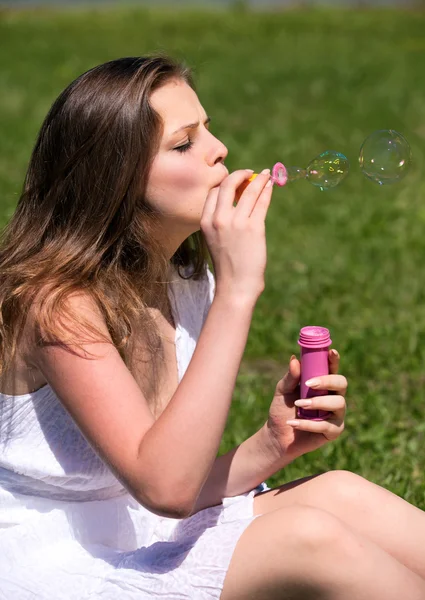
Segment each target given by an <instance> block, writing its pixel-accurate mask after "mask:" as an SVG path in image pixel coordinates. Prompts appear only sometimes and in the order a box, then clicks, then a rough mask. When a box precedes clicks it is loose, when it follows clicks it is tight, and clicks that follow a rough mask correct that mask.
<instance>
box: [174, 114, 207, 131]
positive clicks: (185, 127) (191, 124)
mask: <svg viewBox="0 0 425 600" xmlns="http://www.w3.org/2000/svg"><path fill="white" fill-rule="evenodd" d="M209 123H211V117H207V118H206V119H205V121H204V125H208V124H209ZM197 127H199V121H196V123H189V124H188V125H183V126H182V127H179V128H178V129H176V130H175V131H173V133H172V134H171V135H175V134H176V133H179V132H180V131H183V130H184V129H196V128H197Z"/></svg>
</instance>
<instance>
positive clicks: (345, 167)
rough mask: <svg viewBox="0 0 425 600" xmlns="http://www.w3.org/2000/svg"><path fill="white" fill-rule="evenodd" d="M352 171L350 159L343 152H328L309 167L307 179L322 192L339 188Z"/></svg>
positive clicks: (313, 161) (318, 157)
mask: <svg viewBox="0 0 425 600" xmlns="http://www.w3.org/2000/svg"><path fill="white" fill-rule="evenodd" d="M349 170H350V163H349V161H348V158H347V157H346V156H344V154H342V153H341V152H336V151H335V150H326V151H325V152H322V153H321V154H319V156H316V158H313V160H312V161H311V162H310V163H309V164H308V166H307V176H306V179H307V180H308V181H309V182H310V183H312V184H313V185H315V186H317V187H319V188H320V189H321V190H322V191H323V190H328V189H330V188H333V187H335V186H337V185H338V184H339V183H341V181H342V180H343V179H344V178H345V177H347V175H348V172H349Z"/></svg>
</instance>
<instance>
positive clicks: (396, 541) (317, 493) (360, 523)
mask: <svg viewBox="0 0 425 600" xmlns="http://www.w3.org/2000/svg"><path fill="white" fill-rule="evenodd" d="M300 504H302V505H307V506H311V507H316V508H319V509H321V510H325V511H327V512H329V513H331V514H332V515H334V516H335V517H337V518H338V519H340V520H341V521H342V522H343V523H344V524H345V525H346V526H347V527H349V528H350V529H351V530H352V531H354V532H356V533H358V534H360V535H362V536H363V537H365V538H367V539H369V540H370V541H372V542H373V543H374V544H376V545H377V546H380V547H381V548H382V549H383V550H385V551H386V552H387V553H389V554H391V555H392V556H393V557H394V558H396V559H397V560H398V561H399V562H401V563H403V564H404V565H406V566H407V567H408V568H409V569H411V570H412V571H414V572H415V573H417V574H418V575H420V576H421V577H423V578H424V579H425V555H424V547H425V512H423V511H421V510H419V509H418V508H416V507H415V506H413V505H411V504H409V503H408V502H406V501H405V500H403V499H402V498H399V497H398V496H396V495H395V494H392V493H391V492H389V491H388V490H386V489H384V488H382V487H380V486H378V485H375V484H374V483H371V482H370V481H367V480H366V479H363V478H362V477H359V476H358V475H355V474H354V473H350V472H348V471H330V472H329V473H324V474H323V475H318V476H317V477H311V478H306V479H303V480H299V481H295V482H292V483H290V484H288V485H286V486H282V487H281V488H277V489H275V490H272V491H270V492H265V493H263V494H259V495H258V496H256V498H255V499H254V512H255V514H265V513H268V512H270V511H273V510H276V509H279V508H284V507H290V506H294V505H300Z"/></svg>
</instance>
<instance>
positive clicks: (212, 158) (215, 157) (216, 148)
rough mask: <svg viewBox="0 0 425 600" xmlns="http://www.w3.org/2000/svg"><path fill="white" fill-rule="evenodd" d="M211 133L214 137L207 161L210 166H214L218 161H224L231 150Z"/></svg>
mask: <svg viewBox="0 0 425 600" xmlns="http://www.w3.org/2000/svg"><path fill="white" fill-rule="evenodd" d="M210 135H211V138H212V144H211V148H210V152H209V154H208V157H207V162H208V165H209V166H210V167H212V166H214V165H216V164H217V163H221V162H224V159H225V158H226V156H227V155H228V154H229V151H228V149H227V148H226V146H225V145H224V144H223V142H220V140H219V139H217V138H216V137H215V136H213V135H212V134H210Z"/></svg>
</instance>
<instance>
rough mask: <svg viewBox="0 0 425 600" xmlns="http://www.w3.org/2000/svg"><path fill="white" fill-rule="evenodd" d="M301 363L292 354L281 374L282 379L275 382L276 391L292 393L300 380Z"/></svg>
mask: <svg viewBox="0 0 425 600" xmlns="http://www.w3.org/2000/svg"><path fill="white" fill-rule="evenodd" d="M300 376H301V365H300V361H299V360H298V359H297V357H296V356H294V355H292V356H291V358H290V360H289V368H288V371H287V372H286V373H285V375H284V376H283V379H281V380H280V381H279V383H278V384H277V389H276V391H277V393H280V394H292V392H294V391H295V390H296V388H297V385H298V384H299V382H300Z"/></svg>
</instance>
